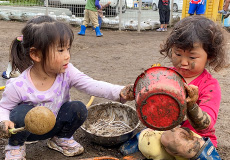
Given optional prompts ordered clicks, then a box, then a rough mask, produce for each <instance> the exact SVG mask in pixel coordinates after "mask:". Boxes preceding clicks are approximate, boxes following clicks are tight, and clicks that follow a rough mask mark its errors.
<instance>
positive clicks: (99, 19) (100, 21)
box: [98, 16, 102, 29]
mask: <svg viewBox="0 0 230 160" xmlns="http://www.w3.org/2000/svg"><path fill="white" fill-rule="evenodd" d="M101 23H102V18H101V17H100V16H98V24H99V28H100V29H101Z"/></svg>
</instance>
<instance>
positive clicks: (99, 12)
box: [97, 1, 111, 29]
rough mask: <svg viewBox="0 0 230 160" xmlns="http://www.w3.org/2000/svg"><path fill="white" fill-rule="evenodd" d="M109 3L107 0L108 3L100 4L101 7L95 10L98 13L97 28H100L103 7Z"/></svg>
mask: <svg viewBox="0 0 230 160" xmlns="http://www.w3.org/2000/svg"><path fill="white" fill-rule="evenodd" d="M110 4H111V2H110V1H109V2H108V3H106V4H105V5H102V4H100V6H101V9H98V10H97V13H98V23H99V28H100V29H101V23H102V18H103V9H105V8H106V7H108V6H109V5H110Z"/></svg>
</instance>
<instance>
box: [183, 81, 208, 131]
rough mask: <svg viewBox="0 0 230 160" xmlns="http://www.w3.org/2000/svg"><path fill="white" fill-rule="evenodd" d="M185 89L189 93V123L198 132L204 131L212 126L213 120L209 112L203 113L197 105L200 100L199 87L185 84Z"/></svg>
mask: <svg viewBox="0 0 230 160" xmlns="http://www.w3.org/2000/svg"><path fill="white" fill-rule="evenodd" d="M185 88H186V90H187V92H188V98H187V99H186V100H187V116H188V119H189V122H190V123H191V125H192V126H193V128H194V129H196V130H203V129H206V128H208V127H209V126H210V123H211V118H210V116H209V115H208V113H207V112H204V111H202V109H201V108H200V107H199V105H198V104H197V103H196V102H197V100H198V96H199V94H198V87H197V86H194V85H187V84H185Z"/></svg>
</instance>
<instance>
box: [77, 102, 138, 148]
mask: <svg viewBox="0 0 230 160" xmlns="http://www.w3.org/2000/svg"><path fill="white" fill-rule="evenodd" d="M139 125H140V121H139V119H138V116H137V113H136V110H135V109H134V108H132V107H130V106H128V105H126V104H121V103H117V102H106V103H100V104H96V105H92V106H90V107H89V109H88V117H87V120H86V121H85V122H84V124H83V125H82V126H81V129H82V130H83V131H84V133H85V136H86V137H87V138H89V139H90V140H91V141H92V142H95V143H97V144H100V145H103V146H114V145H119V144H121V143H124V142H125V141H127V140H129V139H130V138H132V136H133V135H135V134H136V133H137V132H138V131H137V128H138V127H139Z"/></svg>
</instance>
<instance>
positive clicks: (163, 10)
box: [156, 0, 170, 32]
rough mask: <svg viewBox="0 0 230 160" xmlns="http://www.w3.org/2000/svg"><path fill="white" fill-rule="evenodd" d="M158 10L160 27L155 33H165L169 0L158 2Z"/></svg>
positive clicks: (168, 14) (168, 16)
mask: <svg viewBox="0 0 230 160" xmlns="http://www.w3.org/2000/svg"><path fill="white" fill-rule="evenodd" d="M158 9H159V15H160V23H161V27H160V28H158V29H157V30H156V31H158V32H164V31H167V26H168V24H169V19H170V0H159V2H158Z"/></svg>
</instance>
